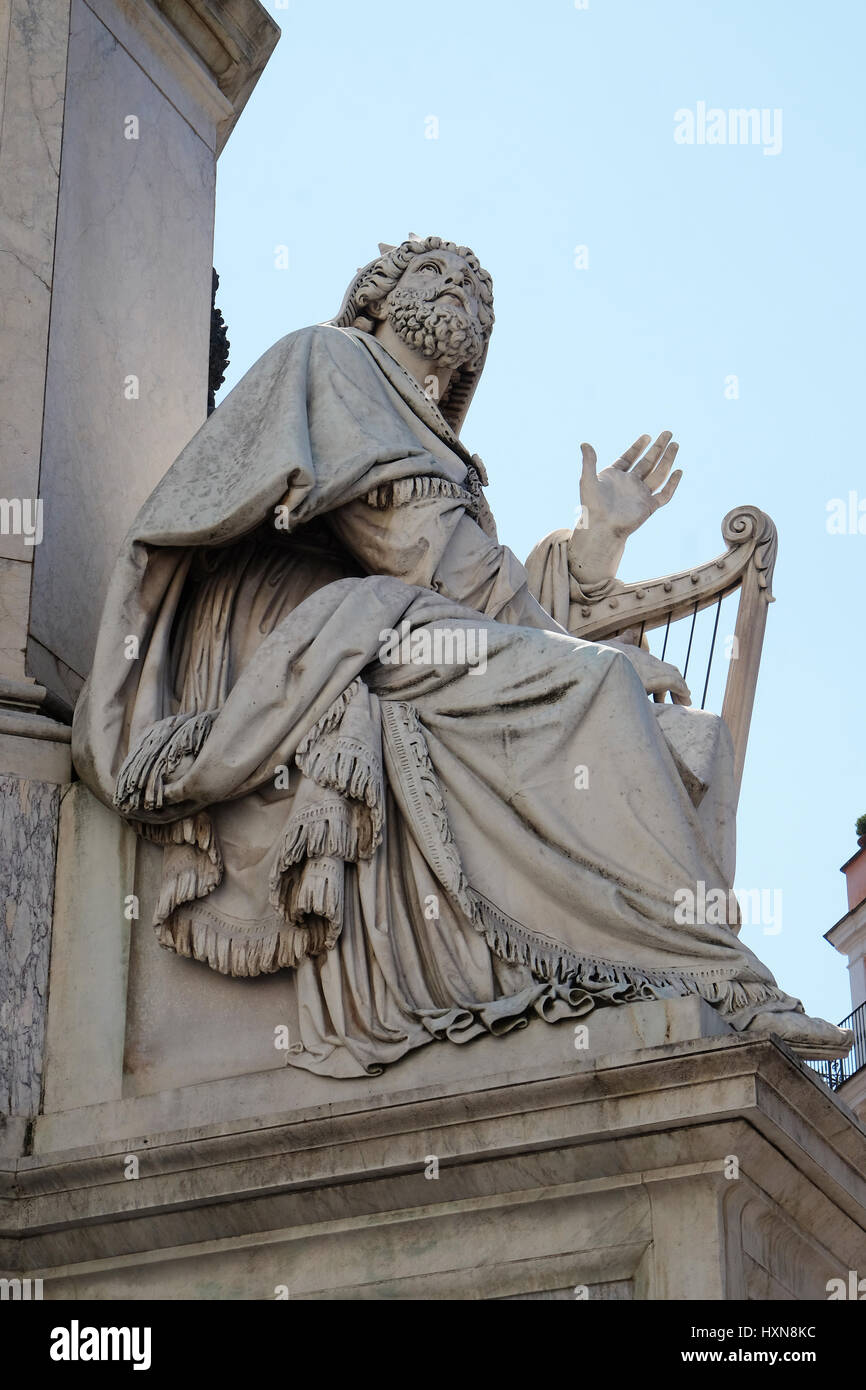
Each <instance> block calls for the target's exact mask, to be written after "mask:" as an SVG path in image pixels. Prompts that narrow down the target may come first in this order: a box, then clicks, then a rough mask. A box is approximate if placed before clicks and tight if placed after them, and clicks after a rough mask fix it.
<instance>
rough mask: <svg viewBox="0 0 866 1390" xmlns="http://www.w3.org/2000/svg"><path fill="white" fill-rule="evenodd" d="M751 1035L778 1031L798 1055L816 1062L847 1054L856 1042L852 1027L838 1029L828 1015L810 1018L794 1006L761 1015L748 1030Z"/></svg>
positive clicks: (766, 1035)
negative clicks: (781, 1011)
mask: <svg viewBox="0 0 866 1390" xmlns="http://www.w3.org/2000/svg"><path fill="white" fill-rule="evenodd" d="M744 1031H745V1032H746V1033H747V1034H748V1035H749V1037H755V1036H758V1037H769V1036H770V1034H772V1033H775V1034H776V1036H777V1037H779V1038H781V1039H782V1041H783V1042H785V1043H787V1044H788V1046H789V1047H790V1048H791V1051H792V1052H796V1053H797V1054H798V1056H800V1057H804V1058H811V1059H813V1060H815V1061H830V1060H832V1059H833V1058H835V1057H847V1056H848V1053H849V1052H850V1051H851V1048H852V1047H853V1045H854V1034H853V1033H852V1032H851V1029H850V1028H837V1027H836V1025H835V1023H828V1022H827V1020H826V1019H825V1018H810V1017H809V1015H808V1014H801V1013H797V1012H796V1011H795V1010H793V1009H791V1010H789V1011H788V1012H787V1013H773V1012H772V1010H767V1012H766V1013H762V1014H757V1015H756V1017H755V1018H753V1019H752V1021H751V1023H750V1024H749V1026H748V1028H746V1029H745V1030H744Z"/></svg>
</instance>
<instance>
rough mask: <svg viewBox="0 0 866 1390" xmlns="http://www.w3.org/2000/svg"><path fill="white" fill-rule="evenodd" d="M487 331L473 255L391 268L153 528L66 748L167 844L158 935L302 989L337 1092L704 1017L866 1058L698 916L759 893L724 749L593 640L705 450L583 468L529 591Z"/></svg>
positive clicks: (310, 341) (628, 662) (194, 458)
mask: <svg viewBox="0 0 866 1390" xmlns="http://www.w3.org/2000/svg"><path fill="white" fill-rule="evenodd" d="M492 327H493V294H492V282H491V278H490V276H489V274H488V273H487V272H486V271H485V270H484V269H482V267H481V265H480V263H479V261H478V259H477V258H476V256H475V255H474V254H473V253H472V252H471V251H470V250H469V249H468V248H467V247H464V246H458V245H456V244H454V243H452V242H448V241H445V240H442V239H440V238H439V237H427V238H417V237H410V239H409V240H407V241H405V242H404V243H403V244H402V245H400V246H397V247H387V246H383V247H381V248H380V254H379V255H378V256H377V257H376V259H375V260H373V261H372V262H371V263H370V264H369V265H367V266H365V267H364V268H363V269H362V270H360V271H359V272H358V273H357V275H356V276H355V277H354V279H353V280H352V283H351V284H350V286H349V289H348V291H347V293H346V296H345V299H344V301H343V305H342V307H341V309H340V311H339V313H338V315H337V316H336V318H334V319H332V320H331V321H329V322H328V323H323V324H317V325H315V326H313V327H310V328H305V329H302V330H300V331H299V332H294V333H290V334H289V335H288V336H287V337H285V338H283V339H282V340H281V341H280V342H278V343H276V344H275V345H274V346H273V347H272V348H271V349H270V350H269V351H268V352H266V353H265V354H264V356H263V357H262V358H261V359H260V360H259V361H258V362H257V363H256V364H255V366H254V367H252V368H251V370H250V371H249V372H248V373H247V375H246V376H245V377H244V378H243V380H242V381H241V382H240V383H239V385H237V386H236V387H235V388H234V390H233V391H232V392H231V393H230V394H229V395H228V397H227V398H226V399H225V400H224V401H223V402H222V403H221V404H220V405H219V406H218V407H217V409H216V411H215V413H214V414H213V415H212V416H211V417H210V418H209V419H208V421H207V423H206V424H204V425H203V426H202V427H201V429H200V430H199V432H198V433H197V434H196V435H195V437H194V438H193V439H192V440H191V442H190V443H189V444H188V445H187V447H186V448H185V449H184V451H183V452H182V454H181V455H180V457H179V458H178V459H177V461H176V462H175V464H174V465H173V467H172V468H171V469H170V470H169V471H168V473H167V474H166V475H165V477H164V478H163V479H162V481H161V482H160V483H159V485H158V486H157V488H156V489H155V490H154V492H153V493H152V495H151V497H150V498H149V500H148V501H147V503H146V504H145V506H144V507H143V508H142V510H141V512H140V513H139V515H138V517H137V518H136V521H135V523H134V525H133V527H132V529H131V530H130V532H129V535H128V537H127V539H126V542H125V543H124V546H123V549H122V553H121V555H120V558H119V560H118V563H117V567H116V569H115V572H114V576H113V579H112V582H111V586H110V590H109V593H108V596H107V600H106V604H105V611H104V615H103V619H102V624H101V629H100V635H99V640H98V644H97V649H96V654H95V659H94V664H93V669H92V672H91V675H90V678H89V680H88V682H87V684H86V686H85V689H84V691H83V693H82V696H81V699H80V701H79V703H78V707H77V709H76V713H75V723H74V730H73V754H74V758H75V763H76V766H77V768H78V771H79V773H80V775H81V777H82V778H83V779H84V780H85V781H86V782H87V783H88V784H89V786H90V787H91V788H92V789H93V790H94V792H95V793H96V794H97V795H98V796H99V797H100V798H101V799H102V800H103V801H104V802H105V803H106V804H108V805H109V806H113V807H114V808H116V810H117V811H118V812H119V813H120V815H122V816H124V817H126V818H127V819H128V820H129V821H130V822H131V823H133V824H134V825H135V827H136V829H137V830H138V832H139V833H140V834H141V835H142V836H144V837H146V838H147V839H149V840H152V841H155V842H156V843H157V844H159V845H161V846H163V847H164V867H163V876H162V892H161V896H160V899H159V905H158V910H157V914H156V924H155V925H156V930H157V933H158V938H159V941H160V943H161V944H162V945H163V946H165V947H167V948H168V949H170V950H172V951H175V952H178V953H179V954H181V955H185V956H191V957H194V958H195V959H196V960H199V961H203V962H206V963H207V964H208V965H210V966H211V967H212V968H213V969H215V970H218V971H221V972H223V973H225V974H231V975H235V976H252V975H258V974H260V973H262V972H271V971H276V970H279V969H287V970H291V971H293V972H294V974H295V978H296V988H297V999H298V1013H299V1020H300V1029H301V1037H300V1045H299V1047H298V1049H297V1050H296V1051H295V1052H293V1053H292V1054H291V1056H290V1061H291V1062H292V1064H293V1065H297V1066H301V1067H306V1068H308V1069H310V1070H312V1071H316V1072H321V1073H324V1074H327V1075H331V1076H336V1077H349V1076H359V1075H363V1074H364V1073H365V1072H366V1073H375V1072H377V1071H379V1070H381V1068H382V1067H383V1066H385V1065H387V1064H388V1063H390V1062H393V1061H395V1060H397V1059H398V1058H400V1057H402V1056H404V1055H405V1054H406V1053H407V1052H408V1051H409V1050H410V1049H412V1048H415V1047H418V1046H421V1045H422V1044H424V1043H427V1042H430V1041H431V1040H433V1039H449V1040H451V1041H453V1042H463V1041H467V1040H469V1039H471V1038H473V1037H476V1036H477V1035H479V1034H481V1033H483V1032H491V1033H494V1034H500V1033H506V1032H508V1031H510V1030H511V1029H513V1028H515V1027H517V1026H521V1025H522V1024H523V1023H524V1021H525V1020H526V1018H527V1017H528V1016H529V1015H531V1014H532V1013H535V1014H539V1015H541V1016H542V1017H543V1018H544V1019H547V1020H549V1021H551V1022H554V1021H556V1020H559V1019H563V1018H572V1019H574V1018H579V1017H584V1016H585V1015H587V1014H588V1013H590V1011H591V1010H592V1009H594V1008H596V1007H601V1006H607V1007H613V1006H616V1005H618V1004H622V1003H628V1002H631V1001H635V1000H644V999H656V998H658V999H661V998H670V997H672V996H677V995H685V994H690V993H697V994H699V995H701V996H702V997H703V998H704V999H705V1000H707V1001H709V1003H710V1004H711V1005H713V1006H714V1007H715V1008H716V1009H718V1010H719V1011H720V1012H721V1013H722V1014H723V1015H724V1017H725V1018H726V1019H727V1020H728V1021H729V1022H730V1024H731V1025H732V1026H733V1027H734V1028H735V1029H737V1030H739V1031H745V1032H748V1033H749V1034H750V1035H753V1034H755V1033H775V1034H777V1035H779V1036H781V1037H782V1038H783V1039H785V1040H786V1041H787V1042H788V1043H789V1044H790V1045H791V1046H792V1047H794V1048H795V1049H797V1050H798V1051H799V1052H800V1053H801V1054H802V1055H804V1056H807V1057H835V1056H839V1055H842V1054H844V1053H845V1052H846V1051H847V1050H848V1047H849V1046H850V1036H849V1035H848V1034H846V1033H845V1032H843V1031H841V1030H839V1029H838V1028H835V1027H833V1026H832V1025H831V1024H829V1023H826V1022H824V1021H823V1020H820V1019H812V1018H809V1017H807V1016H806V1014H805V1013H804V1011H803V1008H802V1005H801V1004H800V1003H799V1002H798V1001H797V1000H795V999H793V998H791V997H790V996H789V995H787V994H785V993H784V991H783V990H781V989H780V988H779V987H778V985H777V984H776V982H775V980H774V978H773V976H772V975H771V974H770V972H769V970H767V969H766V967H765V966H764V965H762V963H761V962H760V961H759V960H758V959H757V958H756V956H755V955H754V954H753V953H752V952H751V951H750V950H749V949H748V948H747V947H746V946H745V945H744V944H743V943H742V942H741V941H740V940H739V938H738V927H739V924H738V922H737V920H736V918H735V919H734V920H733V921H727V920H725V921H707V922H696V923H686V924H683V923H681V922H680V921H678V920H677V915H676V912H675V906H674V904H675V899H676V894H677V892H678V890H681V889H683V888H684V887H688V886H689V885H692V886H694V885H696V884H703V885H705V888H706V889H707V891H709V890H721V891H722V892H724V893H725V894H727V893H728V892H729V890H730V888H731V885H732V882H733V872H734V812H733V805H734V799H733V796H732V778H731V748H730V737H729V736H728V733H727V729H726V727H725V726H724V725H723V724H722V722H721V720H719V719H717V718H716V717H715V716H713V715H710V714H707V713H703V712H701V711H695V710H692V709H691V708H689V698H690V697H689V691H688V688H687V686H686V685H685V682H684V681H683V679H682V677H681V675H680V674H679V672H678V671H677V670H676V669H675V668H674V667H672V666H670V665H668V664H665V663H663V662H660V661H659V660H657V659H656V658H654V657H653V656H652V655H650V653H649V652H648V651H646V650H645V649H644V648H642V647H640V646H638V645H631V644H629V643H628V642H622V641H621V642H617V643H605V644H599V643H593V642H587V641H582V640H578V639H576V638H574V637H572V636H570V635H569V631H568V628H569V622H568V607H569V604H570V603H573V602H577V603H580V602H581V601H584V602H585V600H586V598H587V596H589V597H595V596H597V595H598V594H599V593H603V592H606V590H607V588H608V587H609V586H610V585H611V584H612V583H614V582H615V575H616V568H617V565H618V563H619V560H620V558H621V555H622V549H623V546H624V544H625V540H626V538H627V536H628V535H629V534H630V533H631V532H633V531H634V530H635V529H636V528H637V527H638V526H640V525H641V524H642V523H643V522H644V521H645V520H646V519H647V518H648V517H649V516H650V515H651V514H652V513H653V512H654V511H655V510H656V509H657V508H658V507H660V506H663V505H665V504H666V503H667V502H668V501H670V499H671V497H672V495H673V493H674V490H675V488H676V486H677V483H678V481H679V473H678V472H672V471H671V470H672V466H673V463H674V460H675V456H676V451H677V446H676V444H674V443H673V442H672V441H671V437H670V435H669V434H668V433H667V432H665V433H664V434H662V435H661V436H660V437H659V438H658V439H657V440H656V441H655V442H654V443H651V442H650V439H649V437H647V436H642V437H641V438H640V439H638V440H636V441H635V443H634V444H633V445H632V446H631V447H630V448H629V449H627V450H626V451H625V453H624V454H623V455H622V457H621V458H620V459H618V460H617V461H616V462H615V463H614V464H613V465H612V466H611V467H609V468H605V469H604V470H602V471H601V472H598V471H597V461H596V458H595V455H594V453H593V451H592V449H591V448H589V446H587V445H584V446H582V448H583V476H582V485H581V500H582V502H583V504H584V506H585V508H586V514H587V516H588V525H585V526H581V527H579V528H576V529H575V530H574V532H573V534H572V535H571V536H570V537H566V539H565V540H563V539H562V538H561V537H560V536H559V533H554V536H553V537H552V538H548V540H547V541H546V542H542V543H541V545H540V546H537V547H536V549H535V550H534V551H533V554H532V556H531V557H530V559H529V561H528V563H527V566H526V567H524V566H523V565H521V564H520V563H519V561H518V560H517V559H516V558H515V556H514V555H513V554H512V552H511V551H510V550H509V549H508V548H507V546H504V545H502V544H500V542H499V540H498V538H497V534H496V527H495V524H494V521H493V517H492V515H491V512H490V509H489V507H488V505H487V502H486V500H485V495H484V487H485V483H486V481H487V480H486V475H485V471H484V466H483V464H482V463H481V460H480V459H479V458H478V456H477V455H474V454H470V453H469V452H468V450H467V449H466V447H465V446H464V444H463V443H462V441H461V438H460V433H461V427H462V424H463V420H464V417H465V415H466V411H467V408H468V406H469V403H470V400H471V398H472V395H473V392H474V390H475V388H476V385H477V383H478V380H479V377H480V375H481V372H482V370H483V366H484V361H485V356H486V352H487V345H488V342H489V339H490V333H491V330H492ZM554 610H555V611H554ZM648 695H652V696H653V697H654V699H650V698H648ZM667 695H669V696H670V697H671V699H670V700H667V699H666V698H665V697H666V696H667ZM577 768H581V769H583V770H584V772H585V777H586V780H585V784H584V785H583V786H582V787H581V788H580V789H579V790H577V789H576V781H575V776H574V770H575V769H577ZM707 915H708V916H709V915H710V914H707Z"/></svg>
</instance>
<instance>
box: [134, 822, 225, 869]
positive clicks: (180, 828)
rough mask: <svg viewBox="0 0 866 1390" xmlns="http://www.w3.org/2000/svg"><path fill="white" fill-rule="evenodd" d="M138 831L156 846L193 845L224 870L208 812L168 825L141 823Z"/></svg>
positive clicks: (144, 838)
mask: <svg viewBox="0 0 866 1390" xmlns="http://www.w3.org/2000/svg"><path fill="white" fill-rule="evenodd" d="M136 830H137V831H138V833H139V835H140V836H141V838H142V839H143V840H152V841H153V843H154V844H155V845H192V846H194V847H195V849H197V850H200V851H201V853H202V854H206V855H207V857H208V858H209V859H210V861H211V863H212V864H217V865H219V867H220V870H222V855H221V853H220V848H219V845H218V844H217V838H216V831H215V830H214V828H213V821H212V820H211V818H210V816H209V815H208V814H207V812H206V811H199V812H198V814H197V815H195V816H184V818H183V820H175V821H170V822H169V823H168V824H167V825H165V824H163V825H156V824H154V823H153V822H152V821H139V822H137V824H136Z"/></svg>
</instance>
